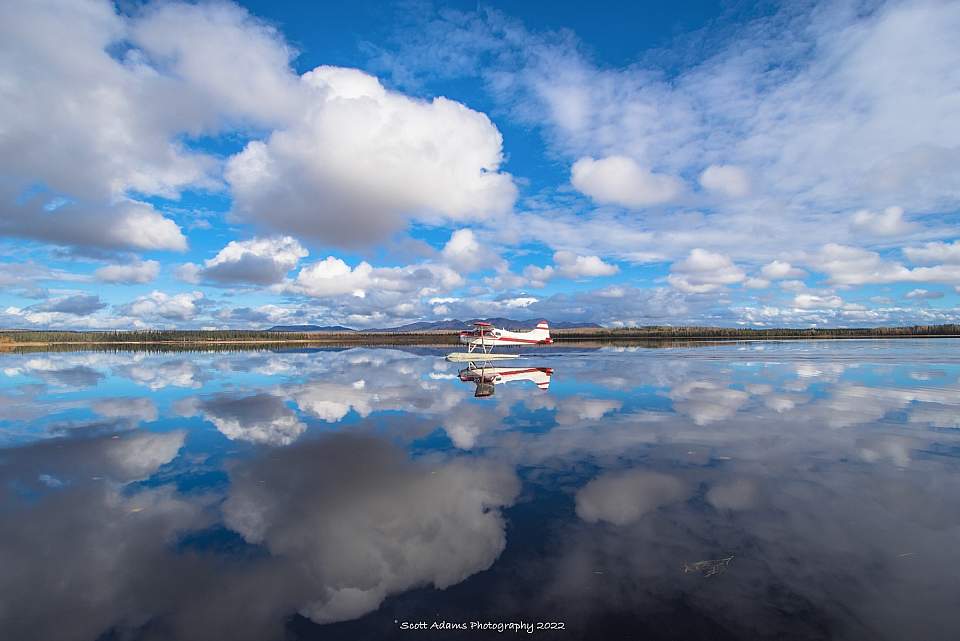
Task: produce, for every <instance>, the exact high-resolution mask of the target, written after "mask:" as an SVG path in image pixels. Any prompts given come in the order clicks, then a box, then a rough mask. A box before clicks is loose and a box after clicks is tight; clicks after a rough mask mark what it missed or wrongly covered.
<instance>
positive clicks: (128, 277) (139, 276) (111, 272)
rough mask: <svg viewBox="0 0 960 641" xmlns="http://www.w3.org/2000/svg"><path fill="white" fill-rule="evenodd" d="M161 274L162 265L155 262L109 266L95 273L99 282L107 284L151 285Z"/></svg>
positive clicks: (147, 261)
mask: <svg viewBox="0 0 960 641" xmlns="http://www.w3.org/2000/svg"><path fill="white" fill-rule="evenodd" d="M159 273H160V263H158V262H157V261H155V260H145V261H137V262H133V263H126V264H119V265H107V266H106V267H101V268H100V269H98V270H97V271H95V272H94V273H93V275H94V276H95V277H96V278H97V280H102V281H103V282H105V283H126V284H131V283H149V282H151V281H153V280H155V279H156V277H157V275H158V274H159Z"/></svg>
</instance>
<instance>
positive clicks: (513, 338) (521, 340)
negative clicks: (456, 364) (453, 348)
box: [447, 321, 553, 361]
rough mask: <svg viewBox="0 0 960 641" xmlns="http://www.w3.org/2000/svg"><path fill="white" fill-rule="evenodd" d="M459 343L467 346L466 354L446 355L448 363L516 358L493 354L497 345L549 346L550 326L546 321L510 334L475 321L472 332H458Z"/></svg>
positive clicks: (516, 355) (509, 355) (514, 356)
mask: <svg viewBox="0 0 960 641" xmlns="http://www.w3.org/2000/svg"><path fill="white" fill-rule="evenodd" d="M460 342H461V343H463V344H465V345H466V346H467V351H466V352H453V353H452V354H447V360H448V361H492V360H503V359H508V358H517V357H518V356H519V354H494V353H493V348H494V347H496V346H498V345H528V346H529V345H550V344H552V343H553V339H552V338H550V326H549V325H548V324H547V321H540V322H539V323H537V326H536V328H535V329H531V330H530V331H527V332H511V331H510V330H507V329H497V328H496V327H494V326H493V325H491V324H490V323H484V322H482V321H477V322H476V323H474V324H473V330H468V331H464V332H460Z"/></svg>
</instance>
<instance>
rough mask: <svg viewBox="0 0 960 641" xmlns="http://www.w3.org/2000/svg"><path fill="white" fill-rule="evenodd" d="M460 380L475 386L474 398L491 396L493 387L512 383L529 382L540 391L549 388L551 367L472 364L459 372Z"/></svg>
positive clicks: (493, 390)
mask: <svg viewBox="0 0 960 641" xmlns="http://www.w3.org/2000/svg"><path fill="white" fill-rule="evenodd" d="M459 375H460V380H461V381H463V382H464V383H468V382H470V383H474V384H475V385H476V386H477V389H476V391H475V392H474V393H473V395H474V396H475V397H476V398H486V397H488V396H493V394H494V392H495V387H494V386H495V385H501V384H503V383H510V382H513V381H530V382H531V383H534V384H535V385H536V386H537V387H539V388H540V389H542V390H546V389H549V388H550V378H551V377H552V376H553V368H552V367H523V366H522V365H514V366H513V367H492V366H490V364H489V363H487V362H474V361H471V362H470V364H469V365H468V366H467V367H465V368H463V369H462V370H460V373H459Z"/></svg>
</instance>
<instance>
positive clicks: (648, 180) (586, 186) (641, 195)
mask: <svg viewBox="0 0 960 641" xmlns="http://www.w3.org/2000/svg"><path fill="white" fill-rule="evenodd" d="M570 182H571V183H573V186H574V187H576V188H577V190H578V191H580V192H582V193H584V194H586V195H588V196H590V197H591V198H593V199H594V200H596V201H597V202H598V203H605V204H613V205H622V206H624V207H643V206H645V205H659V204H662V203H666V202H670V201H672V200H674V199H676V198H677V196H679V195H680V193H681V192H682V191H683V183H682V182H681V181H680V179H679V178H675V177H674V176H668V175H666V174H656V173H653V172H652V171H650V170H649V169H647V168H645V167H643V166H641V165H640V164H638V163H637V162H636V161H635V160H633V159H632V158H629V157H627V156H607V157H605V158H601V159H599V160H597V159H594V158H590V157H584V158H580V159H579V160H578V161H577V162H575V163H573V168H572V170H571V174H570Z"/></svg>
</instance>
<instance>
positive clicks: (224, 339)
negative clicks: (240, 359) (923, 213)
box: [0, 324, 960, 346]
mask: <svg viewBox="0 0 960 641" xmlns="http://www.w3.org/2000/svg"><path fill="white" fill-rule="evenodd" d="M551 336H552V337H553V339H554V340H555V341H565V340H566V341H574V340H591V341H597V340H600V341H602V340H623V339H643V340H659V339H713V340H717V339H721V340H722V339H742V340H762V339H767V340H776V339H816V338H908V337H948V336H960V325H957V324H948V325H912V326H909V327H823V328H763V329H757V328H739V327H696V326H683V327H671V326H645V327H621V328H604V327H589V328H575V329H554V330H551ZM457 342H458V332H456V331H450V330H432V331H420V332H382V331H381V332H364V331H351V332H339V331H334V332H331V331H320V332H278V331H265V330H131V331H35V330H0V346H3V345H7V346H16V345H51V344H114V345H122V344H198V343H217V344H238V343H337V344H342V345H350V344H358V345H359V344H368V345H369V344H400V345H426V344H435V345H436V344H440V345H445V344H455V343H457Z"/></svg>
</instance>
